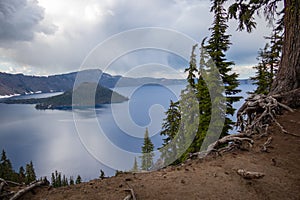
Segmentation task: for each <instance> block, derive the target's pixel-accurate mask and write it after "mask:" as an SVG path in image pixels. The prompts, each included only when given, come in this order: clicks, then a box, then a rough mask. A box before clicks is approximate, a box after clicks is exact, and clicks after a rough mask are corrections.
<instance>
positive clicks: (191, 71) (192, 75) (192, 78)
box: [184, 44, 198, 87]
mask: <svg viewBox="0 0 300 200" xmlns="http://www.w3.org/2000/svg"><path fill="white" fill-rule="evenodd" d="M197 46H198V45H197V44H195V45H194V46H193V48H192V53H191V57H190V63H189V67H188V68H186V69H185V71H184V72H188V76H187V81H188V83H189V85H190V86H191V87H195V83H196V74H197V72H198V69H197V60H196V53H195V50H196V48H197Z"/></svg>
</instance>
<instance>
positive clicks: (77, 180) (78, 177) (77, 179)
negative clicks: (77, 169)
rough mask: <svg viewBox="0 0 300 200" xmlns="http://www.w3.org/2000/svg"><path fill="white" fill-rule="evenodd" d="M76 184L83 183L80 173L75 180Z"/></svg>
mask: <svg viewBox="0 0 300 200" xmlns="http://www.w3.org/2000/svg"><path fill="white" fill-rule="evenodd" d="M75 183H76V184H80V183H81V176H80V175H78V176H77V178H76V181H75Z"/></svg>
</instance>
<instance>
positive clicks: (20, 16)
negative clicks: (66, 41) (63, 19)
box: [0, 0, 55, 43]
mask: <svg viewBox="0 0 300 200" xmlns="http://www.w3.org/2000/svg"><path fill="white" fill-rule="evenodd" d="M43 18H44V9H43V8H42V7H40V6H39V5H38V2H37V1H35V0H1V1H0V27H1V29H0V41H1V43H7V42H13V41H30V40H32V39H33V38H34V35H35V33H44V34H53V33H54V31H55V26H54V25H52V24H50V25H49V24H43V23H41V21H42V20H43Z"/></svg>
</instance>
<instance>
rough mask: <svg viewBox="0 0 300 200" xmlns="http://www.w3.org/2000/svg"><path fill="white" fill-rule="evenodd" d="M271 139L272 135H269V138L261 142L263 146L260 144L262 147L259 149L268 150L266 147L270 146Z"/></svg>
mask: <svg viewBox="0 0 300 200" xmlns="http://www.w3.org/2000/svg"><path fill="white" fill-rule="evenodd" d="M272 140H273V138H272V137H269V138H268V139H267V141H266V142H265V143H264V144H263V146H262V148H261V151H262V152H268V147H270V145H271V142H272Z"/></svg>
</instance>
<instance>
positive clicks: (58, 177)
mask: <svg viewBox="0 0 300 200" xmlns="http://www.w3.org/2000/svg"><path fill="white" fill-rule="evenodd" d="M56 182H57V187H61V186H62V179H61V172H59V173H58V175H57V179H56Z"/></svg>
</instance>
